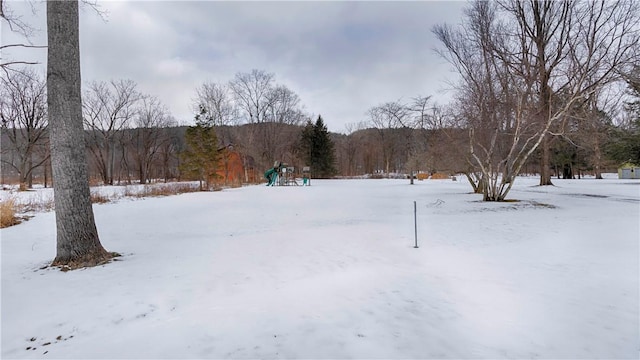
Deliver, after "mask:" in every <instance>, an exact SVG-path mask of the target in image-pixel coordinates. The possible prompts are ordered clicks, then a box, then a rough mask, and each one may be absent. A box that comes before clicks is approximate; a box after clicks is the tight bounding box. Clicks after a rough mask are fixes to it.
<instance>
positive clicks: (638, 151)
mask: <svg viewBox="0 0 640 360" xmlns="http://www.w3.org/2000/svg"><path fill="white" fill-rule="evenodd" d="M627 83H628V85H629V94H630V95H631V96H632V100H631V101H629V102H627V103H626V110H627V112H628V114H629V122H628V123H626V124H622V125H621V126H616V127H614V128H613V129H612V130H611V131H610V132H611V139H610V141H609V143H608V144H607V147H606V153H607V155H608V156H609V158H611V159H612V160H614V161H616V162H617V163H618V164H622V163H624V162H627V161H629V162H631V163H634V164H640V67H636V68H635V69H634V71H633V72H632V73H631V74H629V76H628V78H627Z"/></svg>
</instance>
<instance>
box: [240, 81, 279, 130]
mask: <svg viewBox="0 0 640 360" xmlns="http://www.w3.org/2000/svg"><path fill="white" fill-rule="evenodd" d="M229 86H230V87H231V90H232V91H233V93H234V95H235V97H236V101H237V104H238V106H239V107H240V108H241V109H242V110H243V111H244V112H245V116H246V119H247V122H248V123H250V124H254V123H262V122H265V121H266V116H267V111H268V109H269V105H270V103H271V101H272V95H271V92H272V89H273V87H274V75H273V74H271V73H267V72H265V71H262V70H256V69H254V70H251V72H250V73H237V74H236V76H235V78H234V79H233V80H231V82H230V83H229Z"/></svg>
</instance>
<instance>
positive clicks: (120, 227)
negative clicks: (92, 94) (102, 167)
mask: <svg viewBox="0 0 640 360" xmlns="http://www.w3.org/2000/svg"><path fill="white" fill-rule="evenodd" d="M554 182H555V184H556V186H554V187H538V186H535V185H536V183H537V179H536V178H519V179H518V180H517V182H516V184H515V185H514V189H513V191H512V192H511V194H510V196H509V197H510V198H512V199H517V200H520V201H518V202H507V203H499V204H496V203H483V202H481V201H479V200H480V197H479V196H478V195H474V194H470V193H469V192H470V186H469V185H468V184H467V183H466V182H465V181H456V182H454V181H450V180H429V181H418V182H417V183H416V185H414V186H410V185H408V181H407V180H326V181H322V180H313V183H312V186H311V187H265V186H251V187H244V188H237V189H228V190H224V191H222V192H211V193H189V194H183V195H178V196H171V197H161V198H148V199H144V200H139V201H118V202H114V203H108V204H103V205H95V206H94V211H95V214H96V222H97V225H98V231H99V233H100V237H101V241H102V243H103V245H104V246H105V248H107V250H110V251H117V252H120V253H122V254H123V257H121V258H120V259H119V261H116V262H113V263H111V264H108V265H106V266H101V267H97V268H90V269H83V270H78V271H72V272H67V273H64V272H61V271H58V270H55V269H41V267H43V266H45V265H47V263H48V262H49V261H51V260H52V259H53V257H54V256H55V221H54V214H53V213H52V212H49V213H39V214H37V215H36V216H35V217H34V218H32V219H31V220H29V221H27V222H24V223H22V224H20V225H17V226H14V227H10V228H6V229H2V230H1V232H0V234H1V236H2V239H1V244H2V248H1V252H2V296H1V301H2V304H1V306H2V319H1V321H2V343H1V345H2V349H1V353H0V355H1V357H2V358H3V359H9V358H64V359H68V358H76V359H95V358H132V359H141V358H154V359H155V358H190V359H191V358H215V359H219V358H234V359H238V358H239V359H246V358H305V359H306V358H316V359H317V358H320V359H329V358H331V359H343V358H352V359H362V358H385V359H418V358H422V359H424V358H572V359H584V358H606V359H611V358H635V359H637V358H638V357H639V355H640V321H639V311H638V308H639V306H640V305H639V304H640V299H639V292H640V291H639V283H640V282H639V276H640V275H639V271H640V261H639V257H640V251H639V242H640V235H639V234H640V181H633V180H626V181H625V180H617V179H611V178H609V179H605V180H594V179H582V180H554ZM42 191H46V190H42ZM42 196H43V197H44V195H42ZM413 201H417V210H418V214H417V217H418V238H419V245H420V247H419V248H417V249H416V248H414V247H413V245H414V223H413Z"/></svg>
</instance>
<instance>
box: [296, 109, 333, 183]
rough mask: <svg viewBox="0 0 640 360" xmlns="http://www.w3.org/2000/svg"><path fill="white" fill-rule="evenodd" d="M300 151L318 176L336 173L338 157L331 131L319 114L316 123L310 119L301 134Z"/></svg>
mask: <svg viewBox="0 0 640 360" xmlns="http://www.w3.org/2000/svg"><path fill="white" fill-rule="evenodd" d="M300 152H301V153H302V154H303V159H304V161H305V162H306V165H308V166H311V173H312V174H313V177H316V178H329V177H331V176H333V175H335V174H336V166H335V163H336V157H335V151H334V145H333V141H331V138H329V131H328V130H327V127H326V126H325V124H324V121H323V120H322V116H318V119H317V120H316V123H315V124H313V123H311V121H308V122H307V124H306V126H305V127H304V129H303V130H302V134H301V136H300Z"/></svg>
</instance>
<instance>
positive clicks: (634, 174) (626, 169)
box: [618, 163, 640, 179]
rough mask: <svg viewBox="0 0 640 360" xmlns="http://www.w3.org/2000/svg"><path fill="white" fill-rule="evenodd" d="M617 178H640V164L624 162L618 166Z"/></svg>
mask: <svg viewBox="0 0 640 360" xmlns="http://www.w3.org/2000/svg"><path fill="white" fill-rule="evenodd" d="M618 179H640V166H638V165H636V164H632V163H624V164H622V166H620V167H619V168H618Z"/></svg>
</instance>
